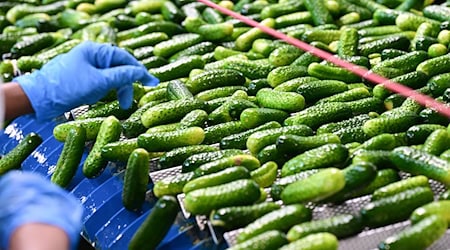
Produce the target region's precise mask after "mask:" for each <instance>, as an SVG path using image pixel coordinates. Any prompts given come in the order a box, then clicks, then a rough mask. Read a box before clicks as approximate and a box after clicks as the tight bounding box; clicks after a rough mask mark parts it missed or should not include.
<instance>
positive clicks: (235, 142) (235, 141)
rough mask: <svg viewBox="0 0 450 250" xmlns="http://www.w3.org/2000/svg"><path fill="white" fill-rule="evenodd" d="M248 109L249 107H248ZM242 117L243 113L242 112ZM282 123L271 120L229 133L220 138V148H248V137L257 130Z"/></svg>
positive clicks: (276, 126)
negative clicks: (238, 131) (241, 130)
mask: <svg viewBox="0 0 450 250" xmlns="http://www.w3.org/2000/svg"><path fill="white" fill-rule="evenodd" d="M246 110H247V109H246ZM241 117H242V114H241ZM280 127H281V125H280V124H279V123H278V122H276V121H269V122H267V123H264V124H262V125H260V126H255V128H253V129H249V130H247V131H244V132H241V133H237V134H233V135H229V136H227V137H224V138H222V140H220V148H221V149H232V148H236V149H246V142H247V139H248V138H249V137H250V135H252V134H253V133H255V132H258V131H263V130H266V129H273V128H280Z"/></svg>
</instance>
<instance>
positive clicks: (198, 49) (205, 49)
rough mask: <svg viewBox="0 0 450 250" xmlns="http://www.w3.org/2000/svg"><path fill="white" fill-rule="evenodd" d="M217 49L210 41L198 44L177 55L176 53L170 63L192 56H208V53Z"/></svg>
mask: <svg viewBox="0 0 450 250" xmlns="http://www.w3.org/2000/svg"><path fill="white" fill-rule="evenodd" d="M215 48H216V45H215V44H213V43H211V42H209V41H206V42H201V43H197V44H195V45H192V46H190V47H187V48H185V49H183V50H180V51H178V52H177V53H175V54H174V55H172V56H171V57H170V58H169V61H170V62H173V61H176V60H178V59H180V58H182V57H186V56H192V55H206V54H207V53H210V52H213V51H214V49H215Z"/></svg>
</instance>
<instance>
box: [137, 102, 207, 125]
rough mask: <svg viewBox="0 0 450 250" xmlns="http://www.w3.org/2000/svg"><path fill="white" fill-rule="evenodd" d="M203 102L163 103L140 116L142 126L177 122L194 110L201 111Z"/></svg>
mask: <svg viewBox="0 0 450 250" xmlns="http://www.w3.org/2000/svg"><path fill="white" fill-rule="evenodd" d="M203 106H204V102H202V101H199V100H195V99H183V100H175V101H170V102H165V103H161V104H158V105H156V106H153V107H150V108H149V109H148V110H147V111H145V112H144V113H143V114H142V117H141V121H142V124H143V125H144V126H145V127H147V128H149V127H152V126H155V125H160V124H166V123H170V122H174V121H179V119H181V118H183V117H184V116H185V115H186V114H187V113H189V112H191V111H192V110H195V109H201V108H202V107H203Z"/></svg>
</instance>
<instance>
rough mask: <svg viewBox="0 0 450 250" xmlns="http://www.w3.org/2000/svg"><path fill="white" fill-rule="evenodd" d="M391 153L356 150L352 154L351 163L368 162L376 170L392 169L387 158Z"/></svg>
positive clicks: (390, 162) (391, 164)
mask: <svg viewBox="0 0 450 250" xmlns="http://www.w3.org/2000/svg"><path fill="white" fill-rule="evenodd" d="M390 154H391V152H390V151H387V150H358V151H356V152H354V154H353V158H352V162H353V163H359V162H370V163H372V164H374V165H375V166H376V167H377V168H378V169H384V168H388V167H394V165H393V163H392V161H391V159H390V158H389V156H390Z"/></svg>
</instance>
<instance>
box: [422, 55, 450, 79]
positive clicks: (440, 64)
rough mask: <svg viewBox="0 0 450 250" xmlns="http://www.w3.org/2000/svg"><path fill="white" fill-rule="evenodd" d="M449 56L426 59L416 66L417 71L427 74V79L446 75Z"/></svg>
mask: <svg viewBox="0 0 450 250" xmlns="http://www.w3.org/2000/svg"><path fill="white" fill-rule="evenodd" d="M449 65H450V54H446V55H442V56H438V57H435V58H431V59H428V60H426V61H424V62H422V63H420V64H419V65H418V66H417V69H416V70H417V71H421V72H423V73H425V74H427V75H428V76H429V77H432V76H435V75H439V74H443V73H447V72H449V71H450V66H449Z"/></svg>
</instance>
